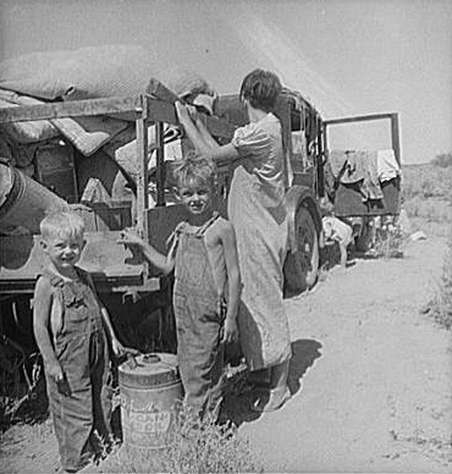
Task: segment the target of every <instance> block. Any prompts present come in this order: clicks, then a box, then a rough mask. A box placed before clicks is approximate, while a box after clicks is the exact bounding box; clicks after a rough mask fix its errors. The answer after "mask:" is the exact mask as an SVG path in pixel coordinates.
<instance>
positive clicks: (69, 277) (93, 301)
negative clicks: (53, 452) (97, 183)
mask: <svg viewBox="0 0 452 474" xmlns="http://www.w3.org/2000/svg"><path fill="white" fill-rule="evenodd" d="M40 230H41V238H42V240H41V246H42V249H43V251H44V253H45V254H46V255H47V257H48V265H47V267H46V268H45V269H44V270H43V272H42V274H41V275H40V277H39V279H38V281H37V283H36V288H35V294H34V311H33V326H34V333H35V337H36V342H37V344H38V347H39V350H40V352H41V354H42V358H43V361H44V371H45V376H46V383H47V393H48V397H49V407H50V412H51V413H52V417H53V423H54V428H55V434H56V438H57V441H58V446H59V451H60V456H61V464H62V467H63V469H64V470H65V471H67V472H76V471H78V470H80V469H81V468H82V467H83V466H84V465H86V464H88V462H89V459H90V457H91V454H92V453H91V448H92V442H93V441H94V438H93V436H94V431H95V430H96V431H97V433H98V435H99V436H100V437H101V438H102V437H107V436H108V435H109V434H110V429H109V412H110V397H109V389H108V388H107V385H106V383H107V377H108V375H109V360H108V343H107V334H108V337H109V338H110V342H111V347H112V350H113V352H114V353H115V354H116V355H120V354H121V353H122V351H123V347H122V345H121V343H120V342H119V341H118V339H117V338H116V336H115V333H114V331H113V327H112V325H111V322H110V318H109V316H108V313H107V310H106V309H105V307H104V306H103V305H102V304H101V302H100V301H99V299H98V297H97V295H96V291H95V289H94V286H93V283H92V280H91V278H90V276H89V275H88V273H86V272H85V271H83V270H82V269H80V268H79V267H77V266H76V263H77V262H78V261H79V259H80V256H81V252H82V250H83V247H84V246H85V241H84V239H83V233H84V224H83V220H82V219H81V218H80V217H79V216H78V215H76V214H74V213H71V212H60V213H55V214H51V215H49V216H47V217H45V218H44V219H43V221H42V222H41V225H40Z"/></svg>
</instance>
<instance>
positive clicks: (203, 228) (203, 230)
mask: <svg viewBox="0 0 452 474" xmlns="http://www.w3.org/2000/svg"><path fill="white" fill-rule="evenodd" d="M219 217H220V214H219V213H218V212H216V211H215V212H214V213H213V214H212V217H211V218H210V219H209V220H208V221H207V222H205V223H204V224H203V225H202V226H201V227H200V228H199V229H198V230H197V231H196V236H197V237H203V236H204V234H205V233H206V231H207V229H208V228H209V227H210V226H212V225H213V223H214V222H215V221H216V220H217V219H218V218H219Z"/></svg>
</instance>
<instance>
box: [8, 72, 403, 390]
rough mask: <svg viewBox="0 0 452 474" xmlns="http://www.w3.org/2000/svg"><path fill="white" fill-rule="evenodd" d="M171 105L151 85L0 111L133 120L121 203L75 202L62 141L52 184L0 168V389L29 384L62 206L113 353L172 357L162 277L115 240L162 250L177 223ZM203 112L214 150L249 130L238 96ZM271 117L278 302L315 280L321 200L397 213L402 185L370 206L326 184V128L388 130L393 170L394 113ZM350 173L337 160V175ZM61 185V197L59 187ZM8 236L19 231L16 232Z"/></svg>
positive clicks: (297, 110)
mask: <svg viewBox="0 0 452 474" xmlns="http://www.w3.org/2000/svg"><path fill="white" fill-rule="evenodd" d="M176 99H177V98H176V97H175V96H174V94H173V93H172V92H170V91H169V90H168V89H167V88H166V87H165V86H164V85H163V84H161V83H160V82H159V81H156V80H151V81H150V83H149V85H148V87H147V89H146V90H145V91H143V93H142V94H139V95H134V96H121V97H113V98H111V97H110V98H97V99H86V100H71V101H67V102H51V103H44V104H38V105H23V106H16V107H8V108H2V109H0V126H2V125H4V124H12V123H21V122H30V121H33V122H35V121H41V120H60V119H64V118H68V117H71V118H77V117H85V116H96V117H115V116H124V115H127V116H128V117H132V118H133V120H134V121H135V137H136V149H135V153H136V158H137V160H136V162H137V166H138V169H137V174H136V179H135V181H134V182H133V183H131V184H130V183H129V184H130V186H129V190H130V191H131V192H130V197H129V198H127V199H122V200H116V201H115V200H112V199H105V200H102V198H98V199H97V200H95V201H94V202H88V203H87V202H83V203H81V202H80V199H81V196H82V194H83V192H84V190H83V189H82V185H86V179H85V178H86V177H85V178H83V177H82V174H83V173H84V174H85V175H86V170H85V168H84V166H85V164H86V158H83V157H81V156H79V154H78V152H77V150H75V149H74V147H72V145H71V144H70V143H67V142H64V140H63V142H61V143H60V145H61V146H62V148H64V149H65V151H67V150H69V153H66V154H65V155H64V156H65V160H66V166H65V168H64V169H63V168H61V173H60V175H59V174H58V173H56V174H55V173H54V175H52V176H50V178H49V174H46V173H45V167H44V168H42V169H41V173H38V174H37V175H36V174H35V175H34V176H33V177H30V176H27V175H26V174H25V173H24V172H23V171H21V170H19V169H17V168H15V167H13V166H11V164H10V163H8V162H7V161H0V182H1V184H2V187H3V190H6V192H4V193H3V198H2V200H1V201H0V310H1V313H0V336H1V340H0V370H1V371H2V374H3V375H2V376H3V378H4V380H6V379H7V378H8V377H10V376H11V375H12V374H14V373H16V374H17V373H19V372H20V373H23V377H24V378H25V380H26V381H27V384H28V386H29V388H31V386H32V385H33V381H32V380H31V379H32V374H31V370H32V369H31V367H30V366H27V360H28V359H27V357H28V356H29V354H30V353H32V352H33V350H35V349H34V348H35V346H34V343H33V336H32V316H31V306H32V301H31V300H32V294H33V290H34V285H35V281H36V278H37V276H38V274H39V271H40V268H41V264H42V262H43V254H42V251H41V249H40V245H39V235H38V234H39V227H38V224H39V220H40V219H41V218H42V217H43V215H44V213H45V212H47V211H48V209H49V208H52V206H53V208H61V209H62V208H66V206H69V207H72V208H73V209H75V210H76V211H77V212H80V213H81V215H82V216H83V217H84V219H85V223H86V229H87V234H86V238H87V246H86V248H85V250H84V253H83V257H82V260H81V261H80V265H81V266H82V267H83V268H85V269H87V270H88V271H90V272H91V273H92V275H93V277H94V280H95V283H96V286H97V288H98V290H99V292H100V296H101V298H102V299H103V301H104V303H105V304H106V306H107V307H108V308H109V310H110V312H111V314H112V316H113V321H114V324H115V325H116V326H117V330H118V333H119V335H120V337H121V338H122V339H123V342H125V343H126V344H129V345H132V346H133V345H135V346H136V347H137V346H138V348H139V349H141V350H145V351H150V350H166V351H168V350H169V351H171V350H174V349H175V331H174V326H173V324H174V323H173V318H172V310H171V289H172V286H171V285H172V281H171V278H169V279H168V278H164V277H162V276H161V275H159V274H158V272H157V271H156V269H155V268H153V267H152V266H151V265H150V264H148V263H147V262H146V261H145V260H144V259H143V258H142V257H141V256H140V255H135V254H134V253H133V252H132V250H131V249H130V248H126V247H124V246H123V245H120V244H118V243H117V241H118V239H119V234H120V231H121V230H122V229H123V228H124V227H129V226H136V227H137V229H138V231H139V232H140V233H141V235H142V236H143V237H144V238H146V239H147V240H148V241H149V242H150V243H151V244H153V245H154V246H155V247H156V248H157V249H159V250H160V251H165V242H166V240H167V238H168V236H169V234H170V232H171V231H172V230H173V229H174V227H175V225H176V224H177V223H178V222H179V221H181V220H183V219H184V218H185V211H184V208H183V207H182V206H181V205H179V204H177V203H176V202H173V201H172V200H171V199H170V202H167V201H168V196H169V195H171V166H170V165H171V162H169V161H167V160H166V159H165V158H166V157H165V152H166V145H165V134H166V133H167V130H168V126H169V125H173V126H177V125H178V120H177V116H176V114H175V108H174V101H175V100H176ZM212 112H213V113H212V114H207V113H206V114H202V117H203V120H204V122H205V124H206V126H207V128H208V129H209V131H210V132H211V134H212V135H213V136H214V137H215V138H216V139H217V140H218V142H219V143H226V142H228V141H229V140H230V139H231V137H232V135H233V133H234V130H235V129H236V128H237V127H239V126H241V125H243V124H245V123H246V122H247V117H246V112H245V110H244V108H243V106H242V105H241V103H240V100H239V97H238V95H220V96H218V97H217V98H216V99H215V101H214V103H213V111H212ZM275 114H276V115H277V116H278V117H279V119H280V121H281V124H282V131H283V148H284V153H285V157H284V164H285V167H284V170H285V171H284V172H285V182H286V200H287V206H288V209H289V214H290V238H289V240H290V241H289V249H288V254H287V258H286V262H285V265H284V292H285V295H286V296H292V295H295V294H298V293H300V292H302V291H304V290H306V289H309V288H311V287H312V286H313V285H315V283H316V281H317V276H318V271H319V262H320V257H319V247H320V245H321V239H320V236H321V233H322V216H321V213H320V208H319V199H321V198H322V197H324V196H326V195H329V196H330V198H331V199H332V200H334V207H335V213H336V215H337V216H340V217H350V216H359V217H369V216H377V215H385V214H390V215H394V214H397V213H398V212H399V193H400V176H394V177H393V178H392V179H389V180H386V181H385V182H384V183H382V185H381V192H382V194H381V197H380V198H379V199H368V200H363V196H362V192H360V188H359V186H358V185H357V184H356V183H344V182H342V181H341V179H340V176H339V177H338V176H336V177H335V178H334V179H333V180H332V181H331V180H329V179H328V172H327V165H328V160H329V159H330V155H331V153H330V150H329V143H328V132H329V130H330V127H333V126H336V125H343V124H347V123H351V122H360V121H371V120H385V121H387V122H388V124H389V129H390V136H391V145H390V149H391V150H392V151H393V154H394V156H395V159H396V161H397V163H398V164H399V165H400V146H399V128H398V127H399V125H398V115H397V114H396V113H384V114H376V115H363V116H357V117H348V118H339V119H329V120H324V119H322V117H321V116H320V114H319V113H318V111H317V110H316V109H315V107H314V106H313V105H312V104H311V103H310V102H309V101H308V100H306V99H304V98H303V97H302V96H301V95H300V94H298V93H293V92H291V91H287V90H285V92H284V93H283V94H282V95H281V97H280V100H279V101H278V104H277V107H276V110H275ZM149 124H153V125H154V127H155V140H154V142H153V143H152V144H151V145H152V146H150V143H149V137H148V133H147V131H148V125H149ZM187 140H188V139H186V138H182V139H181V143H182V148H184V147H190V143H188V142H187ZM151 151H152V153H154V155H155V166H154V168H153V169H150V168H149V156H150V152H151ZM68 157H69V158H68ZM0 160H1V157H0ZM92 160H94V158H93V159H92ZM44 162H45V160H44ZM102 163H104V162H102ZM348 164H349V163H348V162H347V161H345V162H344V166H343V168H345V167H346V165H348ZM61 166H62V165H61ZM109 166H110V162H109V161H108V160H107V161H106V162H105V163H104V164H103V165H101V166H100V168H101V169H100V171H99V170H98V172H97V174H96V176H97V177H98V180H99V181H100V182H101V184H102V181H103V180H104V179H105V180H107V179H109V178H108V175H109ZM218 171H219V173H218V174H219V177H218V183H217V186H218V189H217V196H218V210H219V211H220V212H222V213H225V209H226V202H227V198H228V189H229V184H230V181H231V178H232V173H233V171H234V170H233V167H232V166H231V165H230V164H229V163H227V162H225V163H221V164H220V165H219V170H218ZM340 171H341V172H343V170H340ZM63 172H64V173H63ZM88 174H89V173H88ZM82 178H83V179H82ZM52 179H53V181H52ZM63 181H64V183H65V186H62V182H63ZM358 184H359V183H358ZM151 188H152V190H153V198H154V199H153V201H152V203H151V202H150V189H151ZM56 196H58V197H56ZM14 228H15V229H19V230H18V231H16V232H15V231H14ZM11 229H13V231H11ZM21 229H22V230H23V229H25V231H21ZM151 313H152V314H151ZM149 319H151V320H152V321H151V322H150V323H149V324H152V325H153V331H152V333H153V334H154V335H157V336H156V337H154V340H153V341H152V343H149V341H143V340H141V339H140V337H141V338H143V330H140V329H136V328H137V327H138V328H139V327H140V324H141V323H142V322H143V321H145V320H149ZM21 377H22V375H21ZM4 387H6V385H4Z"/></svg>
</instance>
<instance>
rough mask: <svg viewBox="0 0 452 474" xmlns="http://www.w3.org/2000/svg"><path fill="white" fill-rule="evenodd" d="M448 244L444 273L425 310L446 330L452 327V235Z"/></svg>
mask: <svg viewBox="0 0 452 474" xmlns="http://www.w3.org/2000/svg"><path fill="white" fill-rule="evenodd" d="M448 244H449V245H448V251H447V254H446V258H445V259H444V264H443V273H442V275H441V278H440V279H439V280H438V281H436V282H435V287H436V288H435V295H434V297H433V298H432V299H431V300H430V301H429V302H428V304H427V305H426V306H425V308H424V310H423V312H424V313H426V314H428V315H429V316H431V317H432V318H433V319H434V320H435V321H436V322H437V323H438V324H439V325H440V326H441V327H443V328H445V329H450V328H451V327H452V234H450V236H449V242H448Z"/></svg>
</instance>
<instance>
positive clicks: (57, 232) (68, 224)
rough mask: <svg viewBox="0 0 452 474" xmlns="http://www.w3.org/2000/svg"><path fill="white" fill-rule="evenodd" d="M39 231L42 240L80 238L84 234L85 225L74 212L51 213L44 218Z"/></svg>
mask: <svg viewBox="0 0 452 474" xmlns="http://www.w3.org/2000/svg"><path fill="white" fill-rule="evenodd" d="M39 229H40V231H41V235H42V237H43V238H44V239H48V238H49V237H69V238H82V237H83V234H84V232H85V223H84V222H83V219H82V218H81V217H80V216H79V215H78V214H76V213H75V212H72V211H61V212H53V213H51V214H48V215H47V216H46V217H44V219H43V220H42V221H41V224H40V225H39Z"/></svg>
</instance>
